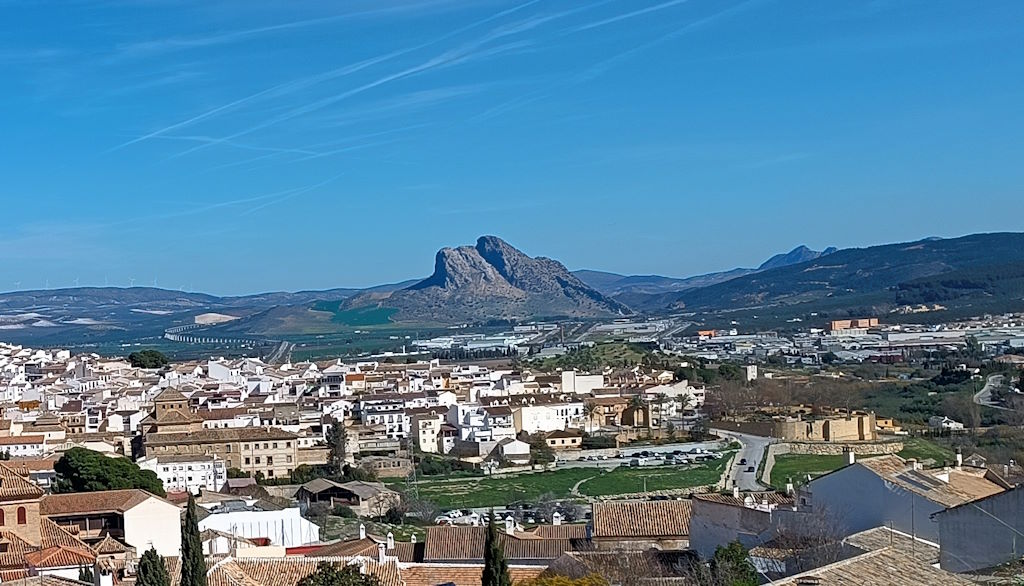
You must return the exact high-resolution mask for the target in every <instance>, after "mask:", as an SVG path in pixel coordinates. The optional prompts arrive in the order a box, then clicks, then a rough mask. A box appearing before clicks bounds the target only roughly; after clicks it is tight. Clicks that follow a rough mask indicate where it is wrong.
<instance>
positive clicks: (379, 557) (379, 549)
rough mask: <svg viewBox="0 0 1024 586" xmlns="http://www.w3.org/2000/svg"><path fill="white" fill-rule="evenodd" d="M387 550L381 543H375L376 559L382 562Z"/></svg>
mask: <svg viewBox="0 0 1024 586" xmlns="http://www.w3.org/2000/svg"><path fill="white" fill-rule="evenodd" d="M387 552H388V550H387V549H386V546H385V545H384V544H383V543H378V544H377V561H378V562H380V563H382V564H383V563H384V559H385V558H386V557H387Z"/></svg>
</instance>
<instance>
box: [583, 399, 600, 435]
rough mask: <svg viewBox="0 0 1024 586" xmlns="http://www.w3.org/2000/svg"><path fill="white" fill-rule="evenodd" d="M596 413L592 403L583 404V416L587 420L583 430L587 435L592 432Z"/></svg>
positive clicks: (595, 406) (595, 407)
mask: <svg viewBox="0 0 1024 586" xmlns="http://www.w3.org/2000/svg"><path fill="white" fill-rule="evenodd" d="M595 413H597V405H595V404H594V402H593V401H584V402H583V415H584V416H585V417H586V418H587V422H586V424H585V425H584V426H583V430H584V431H586V432H587V433H591V432H592V431H594V425H593V423H594V414H595Z"/></svg>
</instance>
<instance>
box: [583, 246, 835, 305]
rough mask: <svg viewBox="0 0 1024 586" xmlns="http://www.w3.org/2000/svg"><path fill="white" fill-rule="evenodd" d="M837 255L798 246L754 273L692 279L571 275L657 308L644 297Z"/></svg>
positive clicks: (735, 271)
mask: <svg viewBox="0 0 1024 586" xmlns="http://www.w3.org/2000/svg"><path fill="white" fill-rule="evenodd" d="M835 251H836V248H835V247H829V248H826V249H825V250H821V251H818V250H811V249H810V248H808V247H806V246H803V245H801V246H797V247H796V248H794V249H793V250H791V251H789V252H783V253H780V254H776V255H775V256H773V257H771V258H769V259H768V260H766V261H764V262H763V263H762V264H761V265H760V266H759V267H757V268H756V269H746V268H736V269H732V270H729V271H719V272H714V273H707V274H704V275H695V276H692V277H683V278H676V277H662V276H660V275H628V276H627V275H619V274H616V273H608V272H604V271H592V270H586V269H583V270H579V271H573V274H574V275H576V277H578V278H579V279H580V280H581V281H583V282H584V283H586V284H588V285H590V286H591V287H593V288H594V289H597V290H598V291H600V292H601V293H604V294H605V295H610V296H613V297H615V298H616V299H617V300H618V301H621V302H623V303H625V304H626V305H632V304H638V305H640V306H651V307H656V306H657V301H655V300H654V299H648V298H646V296H659V297H660V296H664V295H665V294H668V293H673V292H681V291H686V290H687V289H699V288H701V287H710V286H711V285H715V284H718V283H722V282H724V281H728V280H730V279H735V278H736V277H742V276H744V275H749V274H752V273H756V272H759V271H764V270H768V269H773V268H778V267H782V266H787V265H791V264H796V263H800V262H805V261H808V260H813V259H816V258H819V257H822V256H825V255H828V254H832V253H833V252H835Z"/></svg>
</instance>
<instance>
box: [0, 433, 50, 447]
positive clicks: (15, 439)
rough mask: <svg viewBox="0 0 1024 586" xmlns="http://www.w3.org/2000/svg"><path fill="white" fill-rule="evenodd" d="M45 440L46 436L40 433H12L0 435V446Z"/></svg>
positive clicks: (37, 442) (35, 442)
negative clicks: (5, 435)
mask: <svg viewBox="0 0 1024 586" xmlns="http://www.w3.org/2000/svg"><path fill="white" fill-rule="evenodd" d="M45 441H46V436H42V435H12V436H8V437H0V446H15V445H21V444H26V445H27V444H41V443H44V442H45Z"/></svg>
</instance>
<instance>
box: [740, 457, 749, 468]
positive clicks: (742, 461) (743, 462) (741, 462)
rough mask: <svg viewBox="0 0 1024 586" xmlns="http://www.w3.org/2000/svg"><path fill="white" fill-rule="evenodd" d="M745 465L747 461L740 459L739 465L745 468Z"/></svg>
mask: <svg viewBox="0 0 1024 586" xmlns="http://www.w3.org/2000/svg"><path fill="white" fill-rule="evenodd" d="M746 464H747V459H746V458H740V465H741V466H745V465H746Z"/></svg>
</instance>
